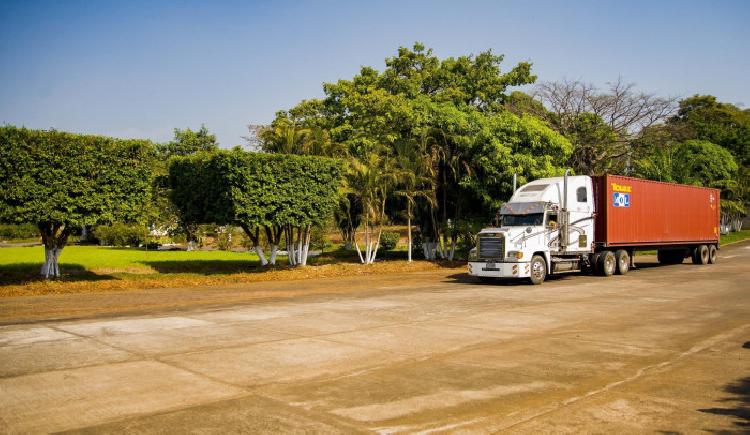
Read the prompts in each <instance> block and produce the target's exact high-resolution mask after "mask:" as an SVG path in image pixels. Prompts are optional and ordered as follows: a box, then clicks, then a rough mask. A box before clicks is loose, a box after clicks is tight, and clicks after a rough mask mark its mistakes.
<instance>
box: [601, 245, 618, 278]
mask: <svg viewBox="0 0 750 435" xmlns="http://www.w3.org/2000/svg"><path fill="white" fill-rule="evenodd" d="M596 268H597V270H598V272H599V275H601V276H612V275H613V274H614V273H615V271H616V270H617V261H616V260H615V254H614V253H613V252H612V251H604V252H602V253H601V254H600V255H599V260H598V261H597V262H596Z"/></svg>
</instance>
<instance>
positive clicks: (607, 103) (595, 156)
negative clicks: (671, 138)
mask: <svg viewBox="0 0 750 435" xmlns="http://www.w3.org/2000/svg"><path fill="white" fill-rule="evenodd" d="M607 85H608V87H607V89H605V90H600V89H599V88H597V87H596V86H594V85H592V84H590V83H585V82H581V81H571V80H562V81H557V82H543V83H540V84H538V85H537V86H536V88H535V90H534V97H535V98H536V99H538V101H540V102H541V103H542V104H543V106H544V107H545V108H546V109H547V110H548V111H549V112H548V113H547V114H546V115H545V116H543V117H542V119H544V120H546V121H547V122H548V123H549V125H550V126H551V127H552V128H554V129H555V130H556V131H558V132H560V133H562V134H563V135H564V136H565V137H567V138H568V139H570V140H571V141H572V142H573V144H574V146H575V152H574V153H573V154H572V155H571V158H572V159H571V161H570V162H569V164H570V166H572V167H573V169H574V170H575V171H576V173H579V174H589V175H597V174H603V173H613V172H614V173H628V172H629V171H630V170H631V161H632V154H633V147H632V144H633V142H634V141H636V140H638V139H639V137H640V135H641V134H642V133H643V132H644V131H645V130H647V129H648V128H649V127H652V126H656V125H658V124H660V123H662V122H663V121H665V120H666V119H668V117H669V116H670V115H672V114H673V113H674V111H675V109H676V104H675V102H676V98H673V97H659V96H656V95H653V94H648V93H645V92H639V91H637V90H636V88H635V84H633V83H626V82H624V81H623V80H622V78H618V79H617V80H616V81H614V82H611V83H608V84H607ZM520 107H522V108H527V110H529V109H530V110H531V113H532V114H535V115H537V114H539V112H540V108H539V107H538V106H534V105H532V104H528V103H527V104H525V105H520Z"/></svg>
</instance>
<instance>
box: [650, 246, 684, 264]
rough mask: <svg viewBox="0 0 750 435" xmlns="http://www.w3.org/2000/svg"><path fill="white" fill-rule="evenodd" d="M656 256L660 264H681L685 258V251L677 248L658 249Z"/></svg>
mask: <svg viewBox="0 0 750 435" xmlns="http://www.w3.org/2000/svg"><path fill="white" fill-rule="evenodd" d="M656 258H657V259H658V260H659V263H661V264H681V263H682V262H683V260H685V253H684V252H683V251H682V250H679V249H659V251H657V254H656Z"/></svg>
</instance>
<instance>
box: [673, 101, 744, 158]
mask: <svg viewBox="0 0 750 435" xmlns="http://www.w3.org/2000/svg"><path fill="white" fill-rule="evenodd" d="M669 123H670V124H672V125H677V126H682V127H683V128H684V129H685V130H686V135H688V136H690V137H691V138H694V139H699V140H706V141H709V142H712V143H715V144H717V145H721V146H722V147H724V148H726V149H727V150H729V151H730V152H731V153H732V154H733V155H734V156H735V158H736V159H737V162H738V163H739V164H741V165H743V166H749V165H750V110H741V109H740V108H738V107H737V106H734V105H732V104H728V103H720V102H717V101H716V97H714V96H711V95H694V96H692V97H690V98H685V99H684V100H682V101H680V109H679V111H678V112H677V114H676V115H675V116H674V117H672V118H670V120H669Z"/></svg>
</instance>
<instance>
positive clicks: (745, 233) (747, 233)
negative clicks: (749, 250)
mask: <svg viewBox="0 0 750 435" xmlns="http://www.w3.org/2000/svg"><path fill="white" fill-rule="evenodd" d="M745 239H750V230H742V231H737V232H735V233H729V234H724V235H722V236H721V244H722V245H728V244H730V243H736V242H741V241H743V240H745Z"/></svg>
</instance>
